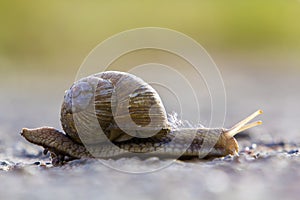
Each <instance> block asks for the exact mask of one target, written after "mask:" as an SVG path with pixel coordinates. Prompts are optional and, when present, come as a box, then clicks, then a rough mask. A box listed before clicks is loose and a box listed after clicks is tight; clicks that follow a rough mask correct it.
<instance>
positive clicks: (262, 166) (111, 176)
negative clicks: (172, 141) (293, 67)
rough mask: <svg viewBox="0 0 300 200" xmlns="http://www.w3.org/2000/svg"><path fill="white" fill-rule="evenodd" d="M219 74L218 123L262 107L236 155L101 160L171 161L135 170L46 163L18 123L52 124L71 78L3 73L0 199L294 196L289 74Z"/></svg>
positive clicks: (295, 136) (294, 108) (138, 164)
mask: <svg viewBox="0 0 300 200" xmlns="http://www.w3.org/2000/svg"><path fill="white" fill-rule="evenodd" d="M233 71H234V73H233ZM284 73H286V74H284ZM222 74H223V78H224V82H225V86H226V90H227V99H228V102H227V105H228V106H227V110H228V112H227V118H226V122H225V126H226V127H229V126H230V125H232V124H234V123H235V122H237V121H239V120H240V119H242V118H243V117H245V116H247V115H248V114H249V113H251V112H253V111H255V110H257V109H258V108H261V109H263V110H264V111H265V113H264V114H263V116H262V117H260V119H262V120H263V121H264V125H263V126H260V127H257V128H254V129H252V130H251V131H249V132H247V133H245V134H244V135H241V136H240V137H239V138H238V141H239V143H240V146H241V152H240V156H239V157H231V156H227V157H224V158H215V159H212V160H198V159H193V160H189V161H171V160H160V159H158V158H149V159H147V160H140V159H138V158H121V159H118V160H107V161H105V162H106V163H108V164H110V165H114V166H120V167H122V168H123V169H124V168H125V169H129V170H139V169H141V168H142V169H143V170H145V169H148V170H151V169H154V168H157V166H160V165H161V164H164V163H165V164H166V165H167V164H168V163H171V165H167V167H165V168H163V169H160V170H156V171H154V172H148V173H138V174H132V173H126V172H120V171H118V170H114V169H112V168H110V167H107V166H105V165H104V164H103V162H101V160H93V159H91V160H74V161H71V162H69V163H68V164H66V165H64V166H61V167H52V166H51V164H50V163H49V158H48V156H49V155H43V154H42V149H41V148H39V147H36V146H34V145H31V144H29V143H28V142H26V141H25V140H24V139H23V138H22V137H21V136H20V135H19V132H20V130H21V128H22V127H39V126H43V125H49V126H54V127H60V125H59V117H58V113H59V106H60V102H61V100H62V94H63V92H64V90H65V89H66V88H68V87H69V85H70V83H71V82H73V81H72V78H73V77H70V78H68V77H52V76H49V77H40V76H38V75H36V74H25V75H23V76H18V75H16V74H14V76H9V79H8V78H5V77H3V78H2V79H1V87H0V89H1V91H2V94H4V95H2V97H5V98H1V100H0V101H1V102H0V103H1V104H0V106H1V107H0V111H1V115H0V177H1V181H0V199H41V197H42V198H43V199H58V198H62V197H63V198H64V199H74V198H80V199H82V198H85V199H86V198H89V199H206V198H209V199H229V198H230V199H285V198H287V197H288V198H289V199H293V198H294V199H296V198H297V197H298V196H299V187H298V185H299V183H300V172H299V168H300V157H299V147H300V145H299V144H300V133H299V132H300V131H299V128H298V127H299V123H297V122H299V121H300V118H299V116H300V110H299V106H298V104H299V99H300V98H299V97H300V94H299V83H300V81H299V79H298V77H297V74H295V73H291V72H280V73H279V72H271V74H270V71H265V72H264V71H260V72H259V73H257V71H256V70H245V71H236V70H230V69H229V70H224V71H223V72H222ZM38 77H39V78H38ZM253 77H255V79H253ZM50 82H51V84H49V83H50ZM35 83H39V84H35ZM33 94H34V96H35V97H34V98H33V96H32V95H33ZM49 95H51V98H49ZM45 105H47V106H45Z"/></svg>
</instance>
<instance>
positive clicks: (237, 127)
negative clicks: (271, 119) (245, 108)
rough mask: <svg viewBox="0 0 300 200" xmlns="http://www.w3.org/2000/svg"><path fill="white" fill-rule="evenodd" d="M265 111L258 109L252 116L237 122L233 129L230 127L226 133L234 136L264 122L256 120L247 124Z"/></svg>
mask: <svg viewBox="0 0 300 200" xmlns="http://www.w3.org/2000/svg"><path fill="white" fill-rule="evenodd" d="M262 113H263V111H262V110H258V111H256V112H254V113H253V114H251V115H250V116H248V117H246V118H245V119H244V120H242V121H240V122H239V123H237V124H236V125H234V126H233V127H232V128H231V129H229V130H228V131H227V132H226V133H225V134H226V136H228V137H233V136H235V135H236V134H238V133H240V132H242V131H245V130H247V129H249V128H252V127H255V126H258V125H260V124H262V121H256V122H252V123H250V124H247V123H248V122H250V121H251V120H252V119H254V118H255V117H257V116H258V115H260V114H262Z"/></svg>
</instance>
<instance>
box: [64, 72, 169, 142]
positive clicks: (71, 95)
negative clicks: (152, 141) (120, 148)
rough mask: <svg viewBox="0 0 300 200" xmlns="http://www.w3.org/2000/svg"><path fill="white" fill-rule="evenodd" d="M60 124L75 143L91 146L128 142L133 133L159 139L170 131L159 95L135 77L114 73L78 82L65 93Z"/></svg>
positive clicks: (104, 73)
mask: <svg viewBox="0 0 300 200" xmlns="http://www.w3.org/2000/svg"><path fill="white" fill-rule="evenodd" d="M61 123H62V127H63V129H64V131H65V132H66V134H67V135H68V136H69V137H71V138H72V139H73V140H74V141H75V142H78V143H82V142H84V143H88V144H93V143H101V142H103V141H105V140H107V138H108V139H109V140H110V141H125V140H128V139H131V138H133V137H135V135H133V134H132V133H138V134H139V135H138V136H139V137H152V136H155V137H160V136H161V135H162V134H163V135H164V134H166V133H167V132H168V131H169V126H168V121H167V116H166V111H165V109H164V106H163V104H162V101H161V99H160V97H159V95H158V94H157V92H156V91H155V90H154V89H153V88H152V87H151V86H150V85H149V84H147V83H146V82H144V81H143V80H142V79H140V78H138V77H136V76H134V75H131V74H128V73H124V72H114V71H108V72H102V73H98V74H94V75H91V76H88V77H86V78H83V79H80V80H79V81H77V82H75V83H74V84H73V85H72V86H71V88H70V89H69V90H67V91H66V93H65V97H64V101H63V104H62V107H61ZM125 132H126V133H125ZM103 133H104V134H105V135H104V134H103ZM128 133H129V134H128ZM83 140H84V141H83Z"/></svg>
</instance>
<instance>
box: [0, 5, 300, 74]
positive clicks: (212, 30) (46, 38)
mask: <svg viewBox="0 0 300 200" xmlns="http://www.w3.org/2000/svg"><path fill="white" fill-rule="evenodd" d="M299 19H300V1H299V0H265V1H260V0H251V1H240V0H227V1H224V0H223V1H222V0H210V1H200V0H197V1H196V0H195V1H179V0H172V1H138V0H127V1H116V0H113V1H78V0H77V1H68V0H66V1H58V0H54V1H45V0H40V1H34V0H27V1H18V0H12V1H1V2H0V24H1V25H0V26H1V31H0V64H1V69H2V70H3V69H5V70H7V69H18V70H20V69H26V70H27V69H34V70H39V69H40V70H47V71H52V70H55V69H57V68H59V69H60V70H62V69H63V68H64V69H68V68H72V69H74V70H75V71H76V70H77V69H78V67H79V66H80V64H81V62H82V60H83V59H84V58H85V56H86V55H87V54H88V53H89V51H90V50H91V49H93V48H94V47H95V46H96V45H97V44H98V43H100V42H101V41H103V40H105V39H106V38H108V37H110V36H112V35H114V34H117V33H119V32H121V31H124V30H128V29H132V28H138V27H145V26H158V27H164V28H170V29H174V30H177V31H180V32H183V33H185V34H187V35H188V36H190V37H192V38H194V39H195V40H197V41H198V42H199V43H200V44H202V45H203V46H204V48H205V49H206V50H208V52H209V53H210V54H212V56H213V58H214V56H215V57H217V58H218V55H223V54H226V55H230V54H231V55H236V53H238V54H247V55H254V56H260V57H264V56H271V57H274V55H276V56H275V57H277V55H278V56H281V57H286V56H288V57H291V56H292V57H297V54H299V52H300V23H299Z"/></svg>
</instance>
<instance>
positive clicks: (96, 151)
mask: <svg viewBox="0 0 300 200" xmlns="http://www.w3.org/2000/svg"><path fill="white" fill-rule="evenodd" d="M261 113H262V111H261V110H258V111H256V112H255V113H253V114H252V115H250V116H249V117H247V118H246V119H244V120H242V121H241V122H239V123H238V124H236V125H235V126H233V127H232V128H231V129H225V128H213V129H211V128H202V127H201V128H178V129H174V128H171V126H170V124H169V122H168V120H167V114H166V111H165V109H164V106H163V104H162V101H161V99H160V97H159V95H158V93H157V92H156V91H155V90H154V89H153V88H152V87H151V86H150V85H149V84H147V83H145V82H144V81H143V80H142V79H140V78H138V77H136V76H134V75H131V74H128V73H124V72H116V71H109V72H102V73H98V74H94V75H91V76H88V77H86V78H83V79H80V80H79V81H77V82H75V83H74V84H73V85H72V86H71V88H70V89H69V90H67V91H66V93H65V97H64V101H63V103H62V106H61V123H62V127H63V130H64V132H65V133H63V132H61V131H58V130H56V129H55V128H51V127H41V128H36V129H27V128H23V129H22V132H21V135H22V136H23V137H25V139H26V140H28V141H29V142H31V143H34V144H37V145H40V146H42V147H44V148H45V150H46V151H48V150H49V151H50V152H51V157H52V163H53V164H57V163H62V162H64V161H65V160H66V158H69V159H77V158H95V157H96V158H111V157H122V156H127V155H130V154H132V153H134V154H135V155H143V156H145V155H146V156H160V157H176V158H177V157H196V156H198V157H200V158H202V157H207V156H225V155H228V154H231V155H237V153H238V150H239V149H238V148H239V147H238V143H237V141H236V140H235V138H234V135H236V134H237V133H239V132H241V131H243V130H246V129H249V128H251V127H254V126H256V125H258V124H261V122H260V121H257V122H253V123H250V124H247V123H248V122H249V121H250V120H252V119H253V118H254V117H256V116H257V115H259V114H261ZM108 141H109V142H108Z"/></svg>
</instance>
